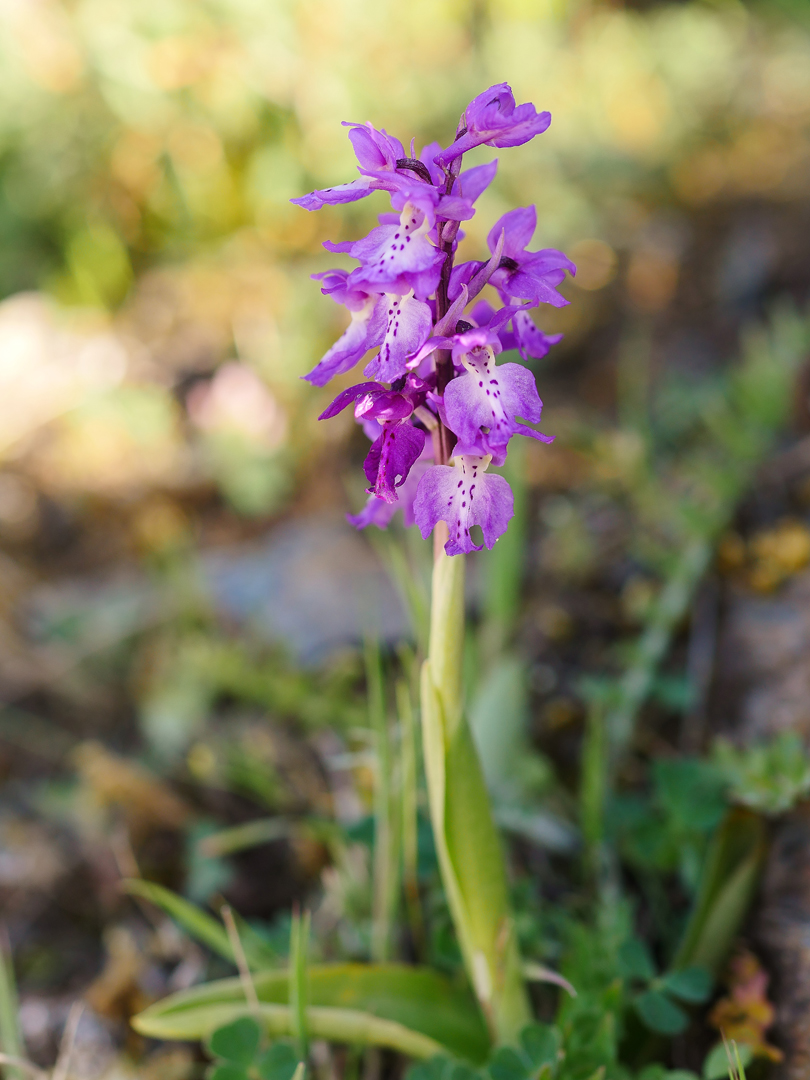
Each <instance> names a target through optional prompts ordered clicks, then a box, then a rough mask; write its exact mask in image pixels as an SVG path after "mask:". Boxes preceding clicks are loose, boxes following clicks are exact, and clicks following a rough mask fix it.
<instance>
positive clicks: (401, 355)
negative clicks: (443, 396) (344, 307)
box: [365, 294, 433, 382]
mask: <svg viewBox="0 0 810 1080" xmlns="http://www.w3.org/2000/svg"><path fill="white" fill-rule="evenodd" d="M432 325H433V313H432V312H431V310H430V307H429V306H428V305H427V304H425V303H424V302H423V301H422V300H416V299H415V298H414V297H413V296H394V295H390V294H386V295H385V296H384V297H383V303H381V304H380V305H378V307H376V308H375V309H374V315H373V317H372V319H371V324H370V326H369V336H373V337H374V338H375V339H376V338H379V341H377V342H375V343H377V344H380V345H381V348H380V351H379V353H378V354H377V356H375V357H372V359H371V360H370V361H369V363H368V365H367V366H366V369H365V375H366V376H367V378H369V379H376V380H377V381H378V382H393V381H394V380H395V379H398V378H399V377H400V376H401V375H404V374H405V373H406V371H407V370H408V369H407V367H406V364H407V360H408V357H409V356H410V355H411V354H413V353H415V352H416V351H417V350H418V349H419V348H420V347H421V346H422V344H423V343H424V342H425V341H426V340H427V338H428V335H429V334H430V329H431V326H432Z"/></svg>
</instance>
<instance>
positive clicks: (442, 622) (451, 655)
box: [422, 549, 531, 1043]
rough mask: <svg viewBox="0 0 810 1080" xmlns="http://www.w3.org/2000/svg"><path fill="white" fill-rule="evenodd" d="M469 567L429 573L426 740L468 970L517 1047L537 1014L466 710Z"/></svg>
mask: <svg viewBox="0 0 810 1080" xmlns="http://www.w3.org/2000/svg"><path fill="white" fill-rule="evenodd" d="M464 563H465V559H464V556H463V555H454V556H449V555H447V554H445V552H444V550H443V549H440V551H439V553H438V555H437V558H436V561H435V564H434V568H433V597H432V607H431V621H430V647H429V654H428V658H427V660H425V662H424V665H423V667H422V733H423V734H422V742H423V751H424V758H425V772H426V774H427V785H428V797H429V801H430V813H431V821H432V824H433V835H434V838H435V843H436V851H437V854H438V858H439V867H440V870H441V874H442V881H443V883H444V887H445V892H446V895H447V900H448V904H449V907H450V912H451V915H452V917H453V922H454V924H455V927H456V932H457V934H458V939H459V944H460V946H461V952H462V955H463V957H464V963H465V966H466V968H467V972H468V975H469V977H470V981H471V982H472V984H473V988H474V990H475V994H476V996H477V998H478V1001H479V1002H480V1005H481V1008H482V1010H483V1012H484V1015H485V1017H486V1020H487V1023H488V1025H489V1027H490V1031H491V1033H492V1036H493V1038H494V1040H495V1041H496V1042H503V1043H511V1042H515V1040H516V1039H517V1036H518V1033H519V1031H520V1029H521V1028H522V1027H523V1026H524V1025H525V1024H526V1023H528V1022H529V1020H530V1019H531V1013H530V1011H529V1003H528V998H527V995H526V989H525V985H524V981H523V975H522V970H521V962H520V955H519V952H518V946H517V940H516V936H515V928H514V920H513V919H512V916H511V913H510V909H509V897H508V889H507V881H506V868H505V864H504V858H503V851H502V849H501V845H500V838H499V836H498V833H497V830H496V828H495V824H494V822H493V820H492V811H491V808H490V802H489V796H488V794H487V790H486V784H485V782H484V775H483V772H482V769H481V763H480V761H479V758H478V752H477V750H476V748H475V744H474V742H473V738H472V732H471V731H470V727H469V724H468V723H467V720H466V717H465V715H464V709H463V700H462V677H461V666H462V652H463V643H464V571H465V566H464Z"/></svg>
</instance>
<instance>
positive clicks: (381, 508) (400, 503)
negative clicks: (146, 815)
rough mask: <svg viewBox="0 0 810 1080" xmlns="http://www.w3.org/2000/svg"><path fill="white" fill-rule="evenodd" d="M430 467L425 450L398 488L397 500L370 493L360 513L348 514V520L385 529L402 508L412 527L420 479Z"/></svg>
mask: <svg viewBox="0 0 810 1080" xmlns="http://www.w3.org/2000/svg"><path fill="white" fill-rule="evenodd" d="M425 449H426V450H427V449H428V448H427V447H426V448H425ZM430 467H431V461H430V455H428V456H425V452H424V451H423V452H422V456H421V457H420V458H419V460H418V461H417V462H416V463H415V464H414V465H413V467H412V468H411V471H410V472H409V473H408V479H407V480H406V481H405V482H404V483H403V484H401V485H400V487H398V488H397V499H396V501H395V502H387V501H386V500H385V499H378V498H377V496H376V495H369V497H368V502H367V503H366V505H365V507H364V508H363V509H362V510H361V511H360V513H359V514H347V515H346V520H347V521H348V522H349V524H351V525H354V527H355V528H356V529H365V528H366V526H368V525H376V526H377V528H378V529H385V528H386V527H387V526H388V523H389V522H390V521H391V518H392V517H393V516H394V514H395V513H396V512H397V510H402V518H403V522H404V524H405V527H406V528H410V527H411V525H413V524H414V512H413V501H414V499H415V498H416V492H417V489H418V487H419V481H420V480H421V479H422V477H423V476H424V475H425V472H426V471H427V470H428V469H429V468H430Z"/></svg>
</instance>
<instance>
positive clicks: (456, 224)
mask: <svg viewBox="0 0 810 1080" xmlns="http://www.w3.org/2000/svg"><path fill="white" fill-rule="evenodd" d="M549 120H550V118H549V115H548V113H538V112H537V111H536V110H535V108H534V106H533V105H520V106H518V105H516V104H515V99H514V97H513V95H512V92H511V90H510V88H509V86H508V85H507V84H506V83H499V84H497V85H496V86H493V87H490V89H489V90H487V91H486V92H485V93H483V94H479V96H478V97H477V98H475V99H474V100H473V101H472V102H470V104H469V105H468V106H467V109H466V111H465V115H464V117H463V122H462V125H460V128H459V132H458V136H457V138H456V141H455V142H454V143H453V145H452V146H451V147H449V148H447V149H446V150H443V149H442V148H441V146H440V145H439V144H438V143H429V144H428V145H427V146H425V147H424V148H423V149H422V151H421V153H420V154H419V155H418V156H417V154H416V151H415V148H414V143H413V142H411V145H410V148H409V149H408V151H407V152H406V150H405V149H404V147H403V145H402V143H400V142H399V140H398V139H395V138H394V137H393V136H391V135H389V134H388V133H387V132H386V131H385V130H378V129H376V128H374V127H373V126H372V125H371V124H354V123H349V124H346V126H347V127H348V128H349V138H350V140H351V142H352V145H353V147H354V151H355V154H356V156H357V161H358V171H359V173H360V176H359V178H358V179H356V180H353V181H351V182H350V183H348V184H343V185H339V186H338V187H335V188H327V189H324V190H322V191H314V192H310V193H309V194H308V195H305V196H303V197H302V198H300V199H294V200H293V201H294V202H296V203H298V204H299V205H301V206H303V207H305V208H306V209H309V210H314V209H318V208H320V207H321V206H325V205H327V204H328V203H345V202H352V201H354V200H356V199H362V198H365V196H366V195H368V194H370V193H371V192H372V191H378V190H381V191H386V192H388V194H389V196H390V199H391V210H390V211H389V212H385V213H381V214H379V215H378V221H379V224H378V225H377V226H376V227H375V228H373V229H371V231H370V232H369V233H368V235H367V236H365V237H363V238H362V239H359V240H346V241H341V242H339V243H333V242H331V241H326V242H325V243H324V247H326V249H327V250H328V251H333V252H336V253H338V254H342V255H348V256H350V257H351V258H353V259H355V260H356V262H357V265H356V266H355V267H354V269H351V270H348V269H335V270H324V271H322V272H320V273H318V274H314V275H313V277H314V278H315V280H316V281H318V282H319V284H320V287H321V291H322V292H323V293H324V295H326V296H330V297H331V298H332V300H334V301H335V303H337V304H340V305H342V306H343V307H345V308H346V310H347V312H348V315H349V320H350V321H349V326H348V327H347V328H346V330H345V331H344V333H343V334H342V336H341V337H340V338H339V339H338V341H337V342H335V344H334V345H333V346H332V347H331V348H330V349H329V350H328V351H327V352H326V354H325V355H324V356H323V357H322V359H321V360H320V362H319V363H318V364H316V365H315V367H314V368H313V370H312V371H310V372H309V374H308V375H306V376H305V378H306V379H308V380H309V381H310V382H311V383H313V384H314V385H316V386H323V385H325V384H326V383H327V382H329V381H330V379H332V378H333V377H334V376H339V375H342V374H344V373H346V372H348V371H349V370H350V369H351V368H353V367H354V366H355V365H356V364H358V362H360V361H361V360H362V359H363V358H364V357H368V358H367V359H366V362H365V367H364V369H363V373H364V376H365V379H366V381H364V382H357V383H355V384H354V385H353V386H350V387H348V388H347V389H345V390H342V391H341V392H340V393H339V394H338V395H337V397H336V398H335V399H334V400H333V401H332V403H331V404H330V405H329V406H327V408H326V409H325V410H324V411H323V412H322V413H321V417H320V419H323V420H325V419H328V418H330V417H333V416H336V415H337V414H338V413H339V412H342V411H343V410H344V409H347V408H348V407H349V406H351V407H352V408H353V412H354V416H355V419H356V420H357V422H358V423H359V424H360V425H361V426H362V427H363V430H364V431H365V433H366V435H367V436H368V438H369V440H370V446H369V450H368V453H367V455H366V459H365V461H364V463H363V469H364V472H365V475H366V480H367V482H368V487H367V488H366V491H367V493H368V500H367V502H366V505H365V507H364V508H363V509H362V510H361V511H360V512H359V513H358V514H355V515H349V517H348V520H349V521H350V522H351V523H352V524H353V525H355V526H356V527H357V528H359V529H362V528H366V527H367V526H369V525H374V526H376V527H378V528H385V527H386V526H387V525H388V523H389V522H390V521H391V519H392V517H393V515H394V514H395V513H396V511H397V510H398V509H402V511H403V517H404V519H405V524H406V525H410V524H414V523H415V524H417V525H418V527H419V529H420V531H421V532H422V535H423V536H425V537H427V536H428V534H429V533H430V532H431V531H432V530H433V529H434V528H435V527H436V525H437V524H438V523H439V522H442V521H444V522H446V523H447V526H448V540H447V542H446V543H445V551H446V552H447V554H448V555H459V554H463V553H465V552H470V551H475V550H480V549H481V547H483V546H486V547H490V548H491V547H492V545H493V544H494V543H495V541H496V540H497V539H498V537H499V536H501V535H502V534H503V532H504V531H505V530H506V528H507V525H508V523H509V520H510V518H511V517H512V515H513V496H512V492H511V489H510V487H509V485H508V483H507V482H506V480H505V479H504V478H503V477H502V476H499V475H497V474H496V473H491V472H488V471H487V470H488V468H489V466H490V465H494V466H496V467H497V466H500V465H503V464H504V463H505V461H506V456H507V452H508V447H509V444H510V442H511V439H512V438H513V437H514V436H515V435H524V436H527V437H529V438H532V439H535V440H538V441H540V442H551V441H552V439H551V436H548V435H544V434H543V433H542V432H540V431H538V430H537V429H536V428H535V427H533V426H532V425H535V424H537V423H538V422H539V420H540V417H541V413H542V407H543V406H542V402H541V400H540V397H539V395H538V393H537V386H536V384H535V380H534V375H533V374H532V372H531V371H530V370H529V369H528V368H526V367H524V366H523V365H522V364H520V363H509V362H507V363H500V364H499V363H497V362H496V357H497V356H498V355H499V354H500V353H501V352H503V351H504V350H505V349H509V350H517V352H518V353H519V354H520V357H521V358H522V359H523V360H526V359H528V358H535V359H537V358H542V357H543V356H545V355H546V353H547V352H548V350H549V348H550V347H551V345H553V344H554V343H556V342H557V341H558V340H559V339H560V337H561V336H562V335H560V334H556V335H551V334H545V333H544V332H543V331H542V330H540V329H539V328H538V327H537V325H536V324H535V323H534V321H533V319H532V317H531V316H530V315H529V309H531V308H533V307H536V306H537V305H538V304H539V303H548V304H552V305H554V306H556V307H559V306H561V305H562V304H565V303H566V302H567V301H566V300H565V299H564V297H562V296H561V295H560V293H559V292H558V291H557V287H558V286H559V285H560V283H561V282H562V281H563V279H564V277H565V274H566V272H570V273H572V274H573V273H575V270H576V268H575V266H574V264H573V263H572V262H571V261H570V259H568V258H567V257H566V256H565V255H564V254H563V253H562V252H560V251H556V250H554V249H551V248H548V249H544V250H540V251H529V250H528V245H529V243H530V242H531V240H532V236H533V234H534V231H535V226H536V223H537V218H536V212H535V210H534V207H519V208H517V209H515V210H511V211H509V213H507V214H504V215H503V217H501V219H500V220H499V221H498V222H497V223H496V224H495V226H494V227H493V228H492V230H491V231H490V233H489V237H488V244H489V251H490V257H489V258H488V259H487V260H485V261H469V262H463V263H460V264H459V265H457V266H454V262H455V258H456V252H457V250H458V248H459V245H460V244H461V243H462V242H463V240H464V233H463V232H462V231H461V229H460V224H461V223H462V222H464V221H467V220H469V219H470V218H471V217H472V216H473V215H474V214H475V212H476V206H475V204H476V202H477V200H478V199H479V198H480V196H481V195H482V193H483V192H484V191H485V190H486V189H487V187H488V186H489V184H490V183H491V182H492V180H493V179H494V177H495V174H496V171H497V167H498V162H497V160H494V161H491V162H488V163H486V164H483V165H476V166H474V167H472V168H469V169H466V170H463V169H462V163H461V157H462V155H463V154H464V152H465V151H466V150H468V149H471V148H472V147H473V146H480V145H483V144H485V145H489V146H504V147H506V146H518V145H520V144H521V143H525V142H528V141H529V139H531V138H533V136H534V135H536V134H539V133H540V132H542V131H545V129H546V128H547V127H548V123H549ZM487 284H489V285H491V286H493V287H494V288H495V290H496V291H497V293H498V294H499V296H500V299H501V302H502V306H501V307H499V308H496V307H493V306H492V305H491V304H490V303H489V302H487V301H485V300H479V299H477V298H478V297H479V294H480V293H481V292H482V290H483V289H484V288H485V286H486V285H487ZM473 305H475V306H473ZM469 308H472V310H468V309H469ZM369 354H370V355H369ZM479 528H480V530H481V536H482V538H483V543H479V541H478V536H477V535H476V534H475V530H477V529H479Z"/></svg>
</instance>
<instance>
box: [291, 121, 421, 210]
mask: <svg viewBox="0 0 810 1080" xmlns="http://www.w3.org/2000/svg"><path fill="white" fill-rule="evenodd" d="M344 127H348V128H349V129H350V130H349V138H350V139H351V142H352V146H353V147H354V153H355V156H356V157H357V160H358V162H359V165H358V170H359V172H360V173H361V174H362V175H361V176H360V177H359V178H358V179H357V180H350V181H349V183H348V184H338V185H337V186H336V187H330V188H322V189H320V190H316V191H311V192H310V193H309V194H308V195H302V196H301V197H300V198H298V199H291V200H290V202H293V203H295V205H296V206H303V208H304V209H305V210H320V209H321V208H322V207H324V206H326V205H336V204H339V203H350V202H357V200H358V199H365V197H366V196H367V195H370V194H371V193H372V191H378V190H380V189H385V188H391V187H394V186H396V184H397V182H398V181H399V180H400V179H402V180H405V179H407V173H404V174H402V177H401V178H400V177H399V176H397V163H398V162H399V161H404V160H406V159H405V151H404V149H403V147H402V143H401V142H400V141H399V139H394V138H393V137H392V136H390V135H389V134H388V133H387V132H386V131H385V130H383V131H377V130H376V129H375V128H373V127H372V126H371V124H352V123H349V122H348V121H344Z"/></svg>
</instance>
